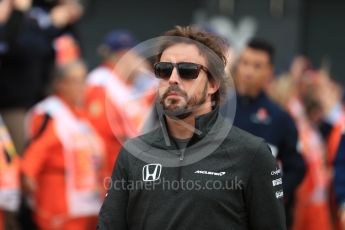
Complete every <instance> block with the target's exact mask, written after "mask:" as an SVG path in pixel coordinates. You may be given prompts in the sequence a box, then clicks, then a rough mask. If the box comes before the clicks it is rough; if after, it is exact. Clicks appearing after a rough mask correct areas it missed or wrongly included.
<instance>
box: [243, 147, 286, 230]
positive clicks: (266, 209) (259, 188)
mask: <svg viewBox="0 0 345 230" xmlns="http://www.w3.org/2000/svg"><path fill="white" fill-rule="evenodd" d="M249 170H250V174H249V179H248V181H247V185H246V187H245V192H244V194H245V202H246V206H247V212H248V217H249V229H252V230H285V229H286V222H285V221H286V220H285V212H284V204H283V186H282V175H281V169H280V168H279V166H278V165H277V163H276V160H275V158H274V157H273V156H272V154H271V152H270V150H269V147H268V145H267V144H265V143H263V142H262V143H261V144H260V146H259V148H258V150H257V152H256V153H255V156H254V159H252V162H251V166H250V169H249Z"/></svg>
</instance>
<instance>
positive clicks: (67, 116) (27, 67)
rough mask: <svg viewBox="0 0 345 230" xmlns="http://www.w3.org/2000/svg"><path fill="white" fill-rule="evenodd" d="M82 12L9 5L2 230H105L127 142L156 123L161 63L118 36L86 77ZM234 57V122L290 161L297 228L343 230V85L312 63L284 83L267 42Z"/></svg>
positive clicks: (0, 9) (0, 72)
mask: <svg viewBox="0 0 345 230" xmlns="http://www.w3.org/2000/svg"><path fill="white" fill-rule="evenodd" d="M82 15H83V6H82V5H81V3H80V2H79V1H77V0H51V1H43V0H42V1H41V0H2V1H1V2H0V230H1V229H73V230H76V229H80V230H82V229H85V230H86V229H95V228H96V225H97V215H98V212H99V208H100V206H101V204H102V201H103V198H104V196H105V193H106V187H107V182H106V181H107V180H106V178H108V177H110V176H111V173H112V170H113V166H114V163H115V161H116V157H117V153H118V152H119V150H120V148H121V146H122V143H123V142H124V141H125V140H126V139H128V138H131V137H134V136H137V135H139V134H140V132H141V131H142V130H143V129H145V128H147V127H146V126H147V121H151V122H150V124H149V126H154V123H155V116H154V111H155V109H154V107H155V106H154V103H155V96H156V90H157V89H156V87H157V81H156V79H155V78H154V74H153V73H152V64H153V62H152V60H150V57H149V58H147V57H143V56H141V55H140V54H139V53H137V52H136V51H135V50H133V49H132V48H133V47H134V46H135V45H137V44H138V42H139V41H137V40H136V39H135V37H134V36H133V35H132V34H131V32H129V31H127V30H114V31H110V32H109V33H108V34H106V35H105V36H104V38H103V40H102V42H101V43H100V45H99V48H98V50H97V52H98V55H100V56H101V58H102V62H101V63H100V64H99V66H97V67H96V68H95V69H93V70H91V71H88V69H87V66H86V64H85V62H84V61H83V57H82V56H83V55H82V51H81V48H80V42H79V37H78V34H77V33H76V32H75V28H74V24H75V23H76V22H77V21H78V20H79V19H80V18H81V17H82ZM213 32H214V31H213ZM224 39H226V38H224ZM228 54H229V55H228V63H229V65H228V66H227V71H226V72H227V73H228V77H229V79H230V78H231V79H234V82H235V86H236V91H237V99H236V100H237V110H236V117H235V119H234V124H235V125H237V126H239V127H240V128H243V129H245V130H247V131H249V132H252V133H253V134H255V135H258V136H260V137H263V138H264V139H265V140H266V141H267V142H268V143H269V144H270V147H271V151H272V154H273V155H275V156H276V157H277V160H278V161H279V162H280V165H281V167H282V170H283V177H284V178H283V183H284V193H285V202H286V214H287V225H288V226H289V229H292V230H309V229H310V230H315V229H316V230H318V229H320V230H331V229H337V230H341V229H343V230H345V138H344V129H345V111H344V98H345V97H344V91H343V87H342V85H341V84H339V83H338V82H336V81H335V80H334V79H333V78H332V77H331V76H330V74H329V71H328V70H327V69H326V68H321V69H316V68H314V67H313V66H312V65H311V63H310V61H309V60H308V58H307V57H303V56H298V57H295V58H294V60H293V61H292V64H291V67H290V69H289V70H287V71H286V73H283V74H281V75H278V76H274V75H275V74H274V73H275V71H274V48H273V47H272V45H270V44H269V43H268V42H266V41H264V40H260V39H253V40H250V41H248V44H247V46H246V48H244V50H242V51H241V52H240V53H234V52H233V51H232V49H231V44H230V45H229V52H228ZM227 103H231V100H229V101H228V102H226V103H225V105H224V107H223V108H225V107H226V106H229V104H227ZM230 106H231V105H230ZM223 108H221V110H222V109H223ZM225 115H226V114H225Z"/></svg>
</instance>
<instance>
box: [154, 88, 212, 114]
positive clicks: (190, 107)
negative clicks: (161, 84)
mask: <svg viewBox="0 0 345 230" xmlns="http://www.w3.org/2000/svg"><path fill="white" fill-rule="evenodd" d="M207 86H208V83H207V82H206V83H205V86H204V88H203V91H202V93H201V97H200V98H198V97H197V96H196V95H194V96H192V97H191V98H189V97H188V94H187V92H185V91H183V90H181V89H180V88H179V87H178V85H171V86H169V88H168V89H167V90H166V91H165V93H164V94H163V95H162V97H161V99H160V104H161V105H162V106H163V110H164V114H165V115H167V116H168V117H170V118H173V119H184V118H186V117H188V116H190V115H191V114H192V113H193V111H194V110H196V109H197V108H198V107H199V106H201V105H202V104H204V103H205V102H206V96H207ZM170 93H177V94H178V95H179V96H180V97H182V98H183V99H184V101H185V103H183V104H182V103H181V99H167V98H168V96H169V94H170Z"/></svg>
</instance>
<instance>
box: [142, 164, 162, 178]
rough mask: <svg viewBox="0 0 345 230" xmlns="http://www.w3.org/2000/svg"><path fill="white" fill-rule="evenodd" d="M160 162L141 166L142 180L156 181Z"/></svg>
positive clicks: (159, 170) (159, 171)
mask: <svg viewBox="0 0 345 230" xmlns="http://www.w3.org/2000/svg"><path fill="white" fill-rule="evenodd" d="M161 171H162V165H161V164H148V165H144V167H143V181H156V180H159V178H160V176H161Z"/></svg>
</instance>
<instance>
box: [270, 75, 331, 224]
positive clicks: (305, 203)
mask: <svg viewBox="0 0 345 230" xmlns="http://www.w3.org/2000/svg"><path fill="white" fill-rule="evenodd" d="M304 78H305V77H303V76H300V78H298V79H294V78H293V76H291V75H285V76H281V77H280V78H278V79H277V80H275V81H274V83H273V84H272V88H271V94H272V97H273V98H274V99H275V100H276V101H278V102H279V103H280V104H281V105H282V106H283V107H284V108H285V109H286V110H287V111H288V112H289V114H290V115H291V116H292V118H293V119H294V121H295V123H296V126H297V130H298V134H299V147H300V151H301V153H302V155H303V157H304V159H305V161H306V165H307V173H306V176H305V178H304V180H303V182H302V183H301V185H300V186H299V188H298V190H297V192H296V203H295V207H294V223H293V225H292V227H291V229H292V230H332V229H333V228H332V222H331V218H330V217H331V215H330V207H329V202H328V194H329V191H328V184H329V173H328V168H327V165H326V161H325V158H326V146H325V143H324V142H323V140H322V136H321V134H320V133H319V131H318V128H317V122H318V121H317V120H318V118H317V112H318V111H319V110H320V108H319V106H318V105H317V104H316V103H311V102H307V100H306V98H307V97H310V96H309V93H308V91H309V90H308V89H307V88H310V87H309V86H308V85H306V83H305V81H304V80H305V79H304ZM309 100H310V99H309ZM306 103H307V104H309V105H308V106H306ZM311 104H314V105H311Z"/></svg>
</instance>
